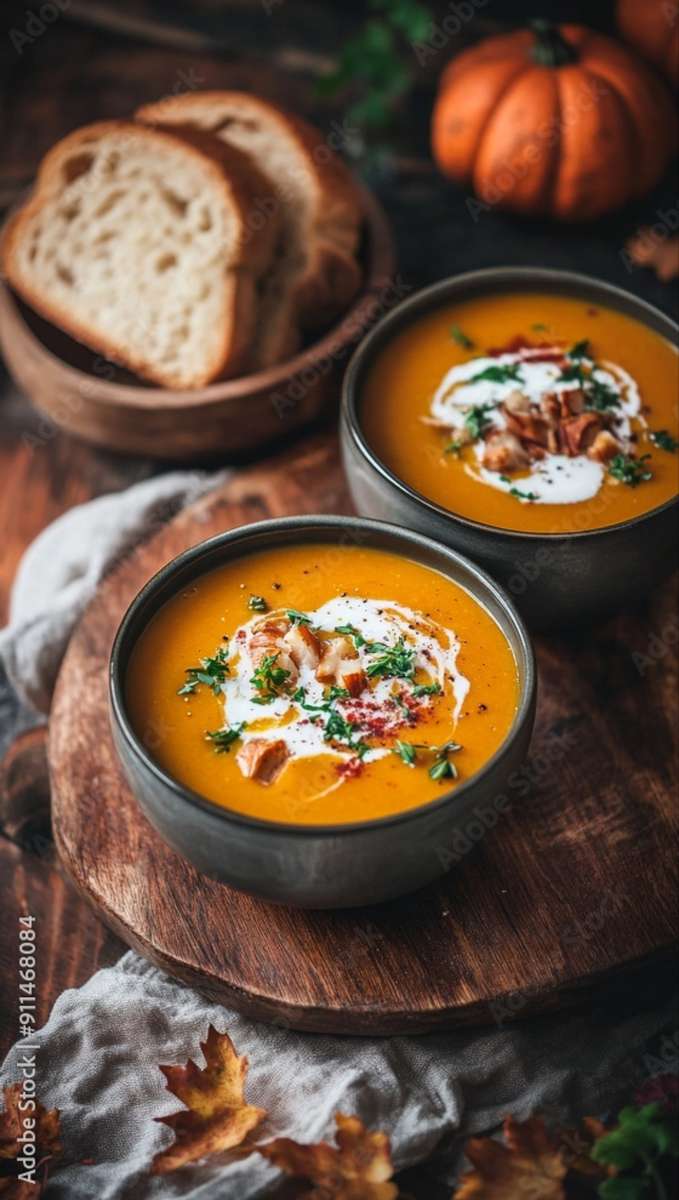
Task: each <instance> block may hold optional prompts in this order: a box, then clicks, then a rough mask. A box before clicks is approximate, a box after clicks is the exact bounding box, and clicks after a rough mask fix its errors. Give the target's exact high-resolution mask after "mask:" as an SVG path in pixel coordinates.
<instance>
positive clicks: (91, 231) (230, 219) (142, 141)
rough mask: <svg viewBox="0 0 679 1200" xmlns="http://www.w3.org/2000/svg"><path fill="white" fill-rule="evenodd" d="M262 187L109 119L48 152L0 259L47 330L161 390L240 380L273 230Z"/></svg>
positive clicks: (198, 140)
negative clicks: (259, 216) (260, 213)
mask: <svg viewBox="0 0 679 1200" xmlns="http://www.w3.org/2000/svg"><path fill="white" fill-rule="evenodd" d="M273 203H274V202H273V198H272V196H271V191H270V188H269V185H268V183H267V182H266V180H265V179H264V178H263V177H262V175H261V174H260V172H259V171H258V170H257V168H256V167H255V166H254V164H253V163H252V162H251V160H250V159H249V158H248V157H247V155H244V154H242V153H241V152H240V151H238V150H236V149H234V148H233V147H229V146H226V145H224V144H223V143H221V142H218V141H217V139H215V138H212V137H208V136H207V135H205V134H200V133H199V132H197V131H195V130H189V131H184V130H180V129H175V130H172V131H167V130H161V129H151V128H148V127H147V126H144V125H140V124H138V123H137V122H132V121H104V122H101V123H98V124H95V125H89V126H86V127H85V128H83V129H79V130H77V131H76V132H75V133H72V134H70V135H69V136H68V137H66V138H64V139H63V141H61V142H59V143H58V144H57V145H56V146H54V148H53V149H52V150H51V151H50V152H49V153H48V154H47V156H46V157H45V159H44V160H43V163H42V165H41V167H40V170H39V173H38V178H37V182H36V186H35V190H34V192H33V195H32V197H31V199H30V200H29V201H28V203H27V204H26V205H25V207H24V208H23V209H21V210H20V211H19V212H18V213H17V215H16V216H15V217H14V218H13V220H12V221H11V222H10V225H9V227H8V229H7V232H6V234H5V236H4V238H3V243H2V247H1V248H0V257H1V260H2V265H3V268H4V271H5V273H6V276H7V279H8V281H9V283H10V284H11V286H12V287H13V288H14V289H15V290H16V291H17V292H18V293H19V294H20V295H21V296H22V297H23V298H24V299H25V300H26V301H27V302H28V303H29V304H30V305H31V306H32V307H33V308H35V309H36V310H37V311H38V312H40V313H41V314H42V315H43V316H45V317H46V318H47V319H48V320H49V321H52V322H53V323H54V324H56V325H58V326H60V327H61V328H62V329H63V330H65V331H66V332H67V333H69V334H70V335H71V336H73V337H75V338H77V339H78V340H79V341H82V342H84V343H85V344H86V345H88V346H90V347H92V348H93V349H94V350H98V351H100V352H101V353H102V354H103V355H105V356H106V357H107V358H111V359H113V360H114V361H117V362H120V363H121V364H123V365H124V366H126V367H129V368H130V369H131V370H132V371H136V372H137V373H138V374H139V375H142V376H144V377H145V378H147V379H150V380H152V381H153V382H155V383H158V384H161V385H162V386H164V387H167V388H197V387H201V386H203V385H204V384H206V383H209V382H210V381H211V380H214V379H217V378H223V377H225V376H227V375H233V374H236V373H238V372H242V371H243V370H245V369H246V368H247V366H248V355H249V353H250V350H251V346H252V343H253V340H254V336H255V330H256V321H257V294H258V288H259V281H260V279H261V277H262V275H263V274H264V272H265V271H266V270H267V268H268V267H269V265H270V262H271V258H272V254H273V248H274V245H275V242H276V237H277V231H278V219H277V217H276V214H275V213H274V214H273V216H272V219H271V220H270V221H268V222H267V223H266V225H264V226H262V227H259V228H256V227H255V226H254V225H253V223H252V213H253V212H256V211H257V209H258V207H261V206H262V205H267V204H268V205H269V206H271V205H272V204H273Z"/></svg>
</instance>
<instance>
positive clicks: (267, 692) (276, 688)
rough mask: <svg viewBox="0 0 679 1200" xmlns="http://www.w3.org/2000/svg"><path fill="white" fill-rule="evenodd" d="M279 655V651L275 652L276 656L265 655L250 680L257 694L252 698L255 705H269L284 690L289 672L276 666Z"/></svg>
mask: <svg viewBox="0 0 679 1200" xmlns="http://www.w3.org/2000/svg"><path fill="white" fill-rule="evenodd" d="M279 654H280V651H277V652H276V654H267V655H266V656H265V657H264V658H263V659H262V661H261V663H260V664H259V666H258V667H257V670H256V671H255V673H254V675H253V676H252V677H251V679H250V683H251V684H252V686H253V688H254V689H255V691H257V692H259V695H258V696H253V697H252V699H253V700H254V702H255V703H256V704H270V703H271V701H272V700H275V699H276V697H277V696H278V695H280V692H281V689H282V688H284V686H285V684H286V682H287V680H288V679H289V677H290V672H289V671H286V670H285V669H284V668H283V667H277V666H276V662H277V661H278V657H279Z"/></svg>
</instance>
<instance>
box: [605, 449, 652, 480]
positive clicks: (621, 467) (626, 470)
mask: <svg viewBox="0 0 679 1200" xmlns="http://www.w3.org/2000/svg"><path fill="white" fill-rule="evenodd" d="M650 457H651V456H650V454H642V455H641V458H633V457H632V456H631V455H629V454H616V455H614V457H613V458H612V459H611V461H610V462H609V464H608V474H609V475H612V476H613V478H614V479H617V480H618V482H619V483H626V484H627V486H628V487H638V486H639V484H640V483H645V482H646V480H648V479H652V478H653V472H652V471H649V469H648V467H647V466H646V465H645V463H646V461H647V459H649V458H650Z"/></svg>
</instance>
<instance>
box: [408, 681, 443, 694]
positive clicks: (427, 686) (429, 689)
mask: <svg viewBox="0 0 679 1200" xmlns="http://www.w3.org/2000/svg"><path fill="white" fill-rule="evenodd" d="M442 690H443V689H442V687H441V684H440V683H418V684H417V686H416V687H414V688H413V696H440V694H441V692H442Z"/></svg>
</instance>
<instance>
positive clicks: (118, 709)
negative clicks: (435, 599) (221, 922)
mask: <svg viewBox="0 0 679 1200" xmlns="http://www.w3.org/2000/svg"><path fill="white" fill-rule="evenodd" d="M300 542H316V543H317V542H327V543H328V544H330V545H337V544H338V543H339V544H349V545H351V544H359V545H368V546H375V547H378V548H382V549H386V550H392V551H394V552H395V553H397V554H402V555H406V556H407V557H408V558H410V559H413V560H415V561H417V562H420V563H423V564H424V565H425V566H429V567H433V568H435V569H437V570H439V571H441V572H442V573H443V574H444V575H447V576H448V577H449V578H451V579H453V580H455V581H456V582H457V583H460V584H461V585H462V586H463V587H465V588H466V589H467V590H468V591H469V592H470V593H471V594H472V595H473V596H474V597H475V598H476V599H477V600H479V601H480V602H481V603H482V604H483V605H484V607H485V608H486V610H487V611H488V612H489V613H491V615H492V616H493V617H494V618H495V620H496V621H497V623H498V624H499V626H500V628H501V629H502V631H503V632H504V634H505V635H506V637H507V639H508V641H509V643H510V645H511V647H512V650H513V652H514V655H515V657H516V661H517V663H518V669H519V676H520V697H519V706H518V710H517V715H516V717H515V720H514V724H513V726H512V728H511V730H510V732H509V735H508V737H507V739H506V740H505V742H504V743H503V745H502V746H501V747H500V749H499V750H498V751H497V752H496V753H495V754H494V755H493V757H492V758H491V759H489V761H488V762H487V763H486V765H485V766H484V768H483V769H482V770H481V771H479V772H478V773H477V774H476V775H473V776H472V777H471V778H470V779H469V780H468V781H466V782H464V783H462V784H460V786H458V787H457V788H456V789H455V790H454V791H452V792H448V793H446V794H445V795H443V796H441V797H440V798H438V799H436V800H433V801H429V802H428V803H424V804H422V806H421V807H419V808H416V809H412V810H410V811H409V812H405V813H400V814H398V815H397V816H393V817H384V818H382V819H380V820H373V821H363V822H360V823H357V824H353V825H337V826H328V825H311V826H310V825H288V824H282V823H278V822H275V821H265V820H258V819H255V818H252V817H247V816H243V815H242V814H240V813H237V812H231V811H229V810H228V809H225V808H221V807H220V806H219V805H217V804H214V803H212V801H210V800H206V799H205V798H204V797H202V796H198V795H196V794H195V793H194V792H192V791H190V789H189V788H186V787H184V786H183V785H182V784H180V783H177V781H176V780H175V779H172V778H171V777H170V776H169V775H166V774H165V772H164V771H162V770H161V768H160V767H159V766H158V765H157V763H155V762H154V761H153V759H152V757H151V756H150V754H149V753H148V752H147V750H146V749H145V747H144V745H143V744H142V742H141V741H140V740H139V739H138V738H137V736H136V734H135V733H134V731H133V729H132V727H131V725H130V722H129V720H128V717H127V712H126V709H125V696H124V681H125V674H126V670H127V665H128V662H129V659H130V653H131V651H132V648H133V646H134V644H135V642H136V641H137V638H138V637H139V635H140V634H141V633H142V631H143V630H144V629H145V628H146V626H147V624H148V622H149V620H150V619H151V617H152V616H153V615H154V613H156V612H157V611H158V609H159V608H160V607H161V605H163V604H164V603H165V601H166V600H169V599H170V597H172V596H174V595H176V593H177V592H178V591H181V590H182V588H185V587H186V586H187V584H189V583H190V582H192V581H193V580H194V579H196V578H197V577H198V576H200V575H203V574H204V573H205V572H206V571H211V570H213V569H214V568H215V567H218V566H220V565H221V564H222V563H225V562H227V561H229V560H230V559H233V558H239V557H241V556H242V555H244V554H249V553H251V552H252V551H256V550H264V549H266V548H267V547H270V546H274V545H275V546H281V545H284V544H287V543H295V544H299V543H300ZM535 693H536V681H535V664H534V659H533V651H532V648H531V644H530V641H529V639H528V636H527V634H526V631H525V629H524V626H523V624H522V623H521V620H520V618H519V617H518V615H517V613H516V611H515V609H514V607H513V606H512V604H511V602H510V601H509V600H508V598H507V597H506V596H505V595H504V593H503V592H502V591H501V590H500V588H499V587H498V586H497V584H495V583H494V582H493V581H492V580H491V579H489V578H488V576H487V575H485V574H484V572H483V571H481V570H479V568H478V567H475V566H474V565H473V563H470V562H468V561H467V560H466V559H464V558H462V556H461V555H459V554H456V553H455V552H454V551H452V550H449V549H447V548H446V547H444V546H439V545H437V544H436V543H435V542H432V541H430V540H429V539H428V538H424V537H421V536H419V535H418V534H413V533H406V532H404V531H402V530H399V529H395V528H394V527H393V526H390V525H383V524H379V523H377V522H375V521H363V520H359V519H356V518H351V517H325V516H318V517H287V518H285V519H282V520H275V521H262V522H260V523H258V524H256V525H246V526H244V527H242V528H240V529H235V530H233V531H231V532H229V533H224V534H220V535H219V536H218V537H215V538H211V539H210V540H209V541H206V542H202V543H201V544H199V545H198V546H194V547H192V548H191V549H190V550H187V551H186V552H185V553H184V554H181V555H179V557H178V558H176V559H174V560H173V561H172V562H171V563H168V565H167V566H165V567H163V569H162V571H159V572H158V574H157V575H154V577H153V579H151V580H150V582H149V583H147V584H146V587H145V588H143V590H142V591H141V592H140V593H139V595H138V596H137V597H136V599H135V600H133V602H132V604H131V605H130V607H129V609H128V610H127V613H126V614H125V617H124V618H123V621H122V623H121V625H120V628H119V630H118V633H117V635H116V639H115V642H114V645H113V650H112V652H111V663H110V697H111V725H112V729H113V738H114V742H115V746H116V749H117V752H118V755H119V757H120V761H121V763H122V766H123V770H124V772H125V775H126V776H127V779H128V781H129V784H130V787H131V789H132V791H133V793H134V795H135V796H136V798H137V800H138V801H139V804H140V805H141V807H142V809H143V811H144V813H145V814H146V816H147V817H148V819H149V821H150V822H151V823H152V824H153V825H154V826H155V827H156V829H157V830H158V832H159V833H160V834H161V836H162V837H163V838H164V839H165V840H166V841H167V842H169V844H170V845H171V846H172V847H173V849H175V850H176V851H177V852H178V853H179V854H181V855H183V856H184V857H185V858H188V859H189V860H190V861H191V862H192V863H193V864H194V865H195V866H196V867H197V868H198V869H199V870H200V871H203V872H205V874H207V875H211V876H213V877H214V878H216V879H220V880H222V881H223V882H224V883H228V884H230V886H231V887H235V888H239V889H240V890H241V891H245V892H250V893H252V894H253V895H256V896H261V897H263V898H265V899H266V900H271V901H275V902H278V903H281V904H289V905H295V906H297V907H301V908H342V907H346V906H355V905H364V904H374V903H377V902H379V901H382V900H389V899H392V898H393V897H395V896H399V895H401V894H402V893H404V892H408V891H412V890H413V889H414V888H418V887H420V886H422V885H423V884H425V883H428V882H429V881H430V880H432V879H435V878H436V877H437V876H439V875H442V874H444V872H445V871H446V870H447V869H448V867H449V865H450V863H451V862H452V861H454V859H455V851H454V849H453V847H454V845H455V838H456V835H457V836H458V837H459V833H460V831H461V830H462V829H463V828H464V827H465V826H467V825H468V823H469V822H470V820H473V819H474V818H477V819H481V820H485V819H487V820H490V821H492V823H494V820H493V816H494V819H495V820H497V815H498V813H499V812H500V811H501V810H502V805H503V803H506V796H505V794H504V788H505V785H506V783H507V781H508V779H509V777H510V776H511V774H512V772H513V771H515V770H516V769H517V768H518V767H519V766H520V764H521V763H522V761H523V759H524V757H525V755H526V751H527V749H528V743H529V741H530V735H531V731H532V727H533V719H534V715H535Z"/></svg>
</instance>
